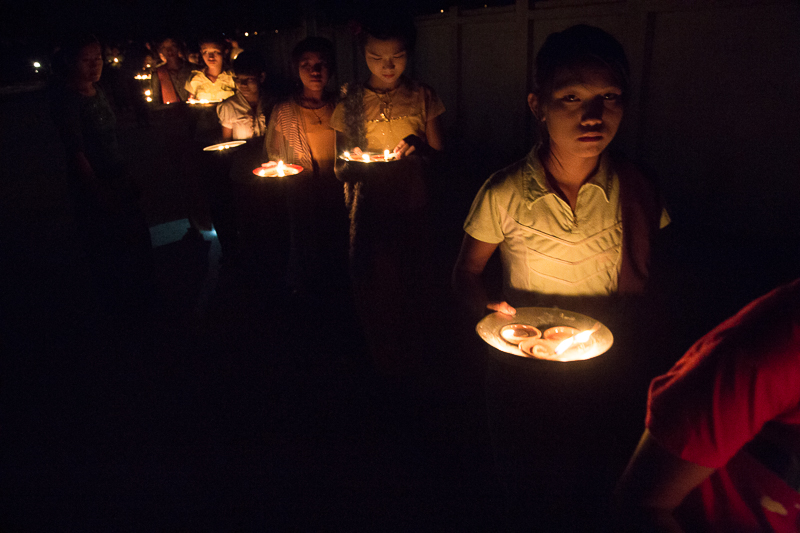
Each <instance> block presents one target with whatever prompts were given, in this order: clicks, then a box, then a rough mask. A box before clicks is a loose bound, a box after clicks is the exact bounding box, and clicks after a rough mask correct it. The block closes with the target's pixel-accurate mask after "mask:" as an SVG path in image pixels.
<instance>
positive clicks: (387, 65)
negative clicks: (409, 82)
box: [381, 58, 394, 70]
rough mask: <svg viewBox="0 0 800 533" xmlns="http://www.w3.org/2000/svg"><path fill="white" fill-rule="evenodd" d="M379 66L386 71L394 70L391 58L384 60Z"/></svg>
mask: <svg viewBox="0 0 800 533" xmlns="http://www.w3.org/2000/svg"><path fill="white" fill-rule="evenodd" d="M381 66H382V67H383V68H385V69H387V70H392V69H394V60H393V59H392V58H389V59H384V60H383V64H382V65H381Z"/></svg>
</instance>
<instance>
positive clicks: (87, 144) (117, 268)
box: [50, 35, 153, 316]
mask: <svg viewBox="0 0 800 533" xmlns="http://www.w3.org/2000/svg"><path fill="white" fill-rule="evenodd" d="M54 65H55V66H56V67H57V71H58V74H59V77H58V80H57V81H56V82H55V84H54V85H53V87H51V95H50V96H51V113H52V117H53V121H54V123H55V124H56V127H57V128H58V131H59V133H60V135H61V139H62V142H63V143H64V148H65V150H66V160H67V176H68V180H69V190H70V193H71V196H72V201H73V206H74V209H75V218H76V222H77V225H78V231H79V235H80V238H81V241H82V245H83V249H84V252H85V254H86V256H87V259H88V262H89V265H90V268H91V271H92V274H93V281H94V283H95V287H96V289H97V293H98V297H99V299H100V301H101V302H102V304H103V305H104V307H105V308H106V311H108V312H114V313H121V314H123V315H125V316H134V314H139V312H140V311H141V310H143V309H144V308H145V307H146V305H148V304H149V303H150V299H151V297H152V294H153V257H152V248H151V243H150V232H149V230H148V227H147V224H146V222H145V218H144V215H143V214H142V211H141V210H140V208H139V203H138V201H139V191H138V189H137V187H136V186H135V184H134V182H133V180H132V177H131V174H130V172H129V171H128V169H127V167H126V164H125V161H124V160H123V158H122V154H121V152H120V147H119V143H118V141H117V132H116V117H115V115H114V112H113V111H112V109H111V106H110V105H109V103H108V100H107V99H106V96H105V93H104V92H103V90H102V89H101V88H100V87H99V86H98V84H97V83H98V81H99V80H100V76H101V74H102V72H103V55H102V48H101V47H100V43H99V42H98V41H97V39H96V38H95V37H93V36H90V35H81V36H77V37H74V38H73V39H71V40H69V41H68V42H67V43H65V44H64V46H63V47H62V48H61V49H60V50H59V52H58V56H57V58H56V60H55V61H54Z"/></svg>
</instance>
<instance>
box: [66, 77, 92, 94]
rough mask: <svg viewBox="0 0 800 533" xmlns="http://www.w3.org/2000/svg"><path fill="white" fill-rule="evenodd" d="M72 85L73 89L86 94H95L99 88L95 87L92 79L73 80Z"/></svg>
mask: <svg viewBox="0 0 800 533" xmlns="http://www.w3.org/2000/svg"><path fill="white" fill-rule="evenodd" d="M70 85H71V86H72V88H73V89H75V90H76V91H78V92H79V93H80V94H82V95H84V96H94V95H95V94H97V89H96V88H95V86H94V83H93V82H91V81H84V80H73V81H72V82H71V83H70Z"/></svg>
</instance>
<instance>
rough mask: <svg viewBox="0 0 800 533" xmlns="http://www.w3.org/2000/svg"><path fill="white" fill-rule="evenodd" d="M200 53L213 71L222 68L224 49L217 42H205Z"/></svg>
mask: <svg viewBox="0 0 800 533" xmlns="http://www.w3.org/2000/svg"><path fill="white" fill-rule="evenodd" d="M200 55H202V56H203V61H205V63H206V66H208V69H209V70H211V71H212V72H213V71H221V70H222V50H220V48H219V45H217V44H215V43H203V44H201V45H200Z"/></svg>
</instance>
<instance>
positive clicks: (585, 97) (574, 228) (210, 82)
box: [62, 25, 669, 530]
mask: <svg viewBox="0 0 800 533" xmlns="http://www.w3.org/2000/svg"><path fill="white" fill-rule="evenodd" d="M358 40H359V44H360V47H361V50H362V52H363V54H364V58H365V61H366V65H367V67H368V70H369V77H368V78H367V80H366V81H364V82H357V83H351V84H348V85H347V86H346V90H345V91H343V94H342V95H341V97H340V98H339V99H338V101H337V96H336V95H335V93H334V92H332V91H330V90H329V81H330V80H331V78H332V76H333V75H334V74H335V61H334V56H335V54H334V51H333V46H332V44H331V43H330V42H329V41H327V40H325V39H321V38H309V39H306V40H304V41H302V42H300V43H299V44H298V45H297V47H296V48H295V50H294V52H293V54H292V60H293V67H294V74H295V75H296V79H297V83H296V88H295V91H294V92H293V93H292V94H291V96H289V97H288V98H287V99H285V100H283V101H280V102H277V103H274V104H273V102H271V101H270V100H269V99H268V97H267V94H266V92H263V91H262V90H261V89H260V87H262V85H263V82H264V80H265V77H266V75H267V74H266V70H265V68H264V66H263V63H262V62H261V60H260V59H259V58H258V56H257V55H256V54H254V53H251V52H248V51H244V52H242V53H241V54H240V55H239V56H237V58H236V60H235V61H234V62H233V65H232V70H229V67H228V65H227V49H226V45H225V43H224V42H222V41H219V40H216V39H206V40H203V41H201V43H200V45H201V53H202V58H203V62H204V63H205V66H204V67H203V68H202V69H200V68H197V69H193V71H192V72H191V75H188V74H187V73H186V72H185V70H186V69H185V65H184V64H182V63H180V62H177V61H176V60H175V58H174V57H173V55H172V52H171V51H170V48H171V44H170V41H169V40H167V41H164V42H163V43H162V45H161V48H160V49H159V50H161V51H162V52H161V53H162V55H163V59H164V66H165V71H163V72H162V71H161V70H159V69H161V68H162V67H159V69H157V72H158V75H157V76H156V78H157V81H158V83H159V85H160V89H161V93H160V96H161V98H162V102H164V103H169V101H176V100H175V98H177V99H178V100H184V99H186V100H191V99H195V100H208V101H212V102H213V101H218V100H219V101H222V103H221V104H219V105H218V106H215V107H210V108H198V110H199V111H198V112H199V113H200V115H201V116H199V117H198V118H197V121H196V128H195V136H194V139H193V150H195V153H198V154H199V153H201V152H200V151H199V150H200V147H201V144H211V143H212V142H218V141H219V140H220V139H226V140H228V139H235V140H251V141H252V140H254V141H255V142H250V143H248V144H249V145H251V146H256V147H258V154H256V155H253V157H256V158H258V159H260V160H261V161H266V160H279V159H280V160H283V161H284V162H285V163H292V164H296V165H299V166H301V167H302V168H303V171H302V172H301V173H300V174H298V175H296V176H292V177H290V178H287V179H286V180H285V182H284V183H287V184H289V191H287V192H288V197H289V199H290V202H289V205H290V207H289V217H290V220H291V268H290V269H289V270H290V271H291V273H292V279H291V283H292V285H293V287H294V288H296V289H298V290H301V291H304V292H308V293H310V295H311V296H319V295H321V294H323V293H325V292H326V290H328V289H329V288H330V286H331V284H333V283H335V279H334V278H335V277H336V276H341V278H345V277H346V276H345V274H344V272H345V271H346V270H349V283H350V286H351V288H352V295H353V301H354V302H355V307H356V310H357V312H358V316H359V318H360V321H361V325H362V329H363V332H364V336H365V340H366V343H367V347H368V349H369V351H370V353H371V355H372V356H373V361H374V364H375V367H376V369H377V370H379V371H380V372H381V373H382V374H384V375H388V376H395V377H402V376H408V375H409V374H413V373H414V372H415V369H416V368H418V367H419V365H420V364H421V363H422V360H423V359H424V358H425V357H426V356H427V355H429V354H427V353H426V342H427V339H428V338H429V335H430V334H431V331H430V330H428V328H429V327H430V326H431V325H432V324H431V323H430V321H426V320H422V319H420V318H419V317H420V316H421V315H422V313H421V311H424V310H425V309H430V308H431V303H432V302H430V294H431V292H430V289H431V287H432V286H433V285H434V284H435V280H432V279H431V278H432V276H431V269H430V265H431V253H430V252H431V249H432V247H431V246H430V240H431V236H432V234H433V232H432V231H431V217H430V203H429V193H428V189H427V185H426V183H427V181H428V178H429V168H430V162H431V160H432V159H434V158H436V157H437V154H438V153H439V152H440V151H441V150H442V149H443V139H442V128H441V125H440V123H439V117H440V115H441V114H442V113H443V112H444V106H443V104H442V102H441V100H439V98H438V97H437V96H436V94H435V92H434V91H433V90H432V89H431V88H430V87H428V86H426V85H424V84H422V83H419V82H417V81H414V80H411V79H410V78H409V77H408V76H407V75H406V66H407V64H408V61H409V58H410V56H411V55H412V53H413V47H414V31H413V26H409V27H406V26H402V25H383V26H377V25H376V26H373V27H370V26H363V27H362V29H361V31H360V33H359V34H358ZM173 44H174V43H173ZM95 52H97V54H99V46H98V45H96V43H89V44H87V45H86V47H85V48H79V49H78V52H77V54H76V55H75V62H74V64H73V69H72V70H71V71H70V76H71V77H70V79H71V80H73V81H72V82H70V84H68V85H67V87H66V88H65V92H64V94H69V95H70V97H71V98H72V99H73V100H75V102H76V104H75V105H73V104H72V103H71V104H70V105H71V106H72V107H70V109H72V108H73V107H75V112H76V113H79V115H80V119H79V118H77V116H76V118H75V119H74V120H72V121H71V122H68V123H64V125H63V128H62V133H64V134H65V144H67V148H68V150H69V151H71V153H72V155H73V157H72V162H73V165H74V168H75V171H74V172H73V175H74V179H73V184H74V186H75V188H76V189H77V190H79V191H80V193H81V194H78V195H76V198H78V199H79V202H82V203H81V204H80V205H82V206H85V205H89V204H92V206H93V208H92V209H94V211H93V212H96V213H98V214H99V213H106V212H109V213H110V212H111V210H112V207H114V206H113V205H112V204H113V203H114V202H115V201H117V200H120V199H121V198H122V197H123V196H125V194H127V193H125V190H126V189H124V187H123V186H122V185H119V188H118V193H117V195H116V196H113V195H111V194H110V192H111V191H112V189H110V188H109V187H114V186H115V183H116V181H115V180H114V179H113V178H119V177H120V176H122V174H120V173H119V172H118V171H116V166H115V165H116V162H117V155H118V152H117V151H116V144H115V141H114V142H112V135H110V134H109V135H105V133H106V132H111V131H112V130H113V123H112V122H109V120H111V119H112V118H113V115H112V114H111V113H110V109H106V108H107V106H105V105H103V102H102V92H99V90H98V89H96V87H95V85H94V82H96V81H97V78H99V72H98V71H97V69H99V68H100V67H97V68H95V67H93V66H92V65H91V60H93V59H94V55H96V54H95ZM84 55H91V56H92V57H91V58H89V57H86V58H84ZM628 78H629V70H628V64H627V61H626V59H625V54H624V51H623V50H622V47H621V46H620V44H619V43H618V42H617V41H616V40H615V39H614V38H613V37H611V36H610V35H608V34H607V33H605V32H603V31H602V30H599V29H597V28H592V27H588V26H577V27H573V28H570V29H568V30H565V31H564V32H560V33H557V34H554V35H552V36H551V37H550V38H548V40H547V42H546V43H545V45H544V46H543V48H542V50H541V51H540V52H539V54H538V56H537V59H536V73H535V76H534V77H533V79H534V81H535V87H533V88H532V92H531V93H530V95H529V96H528V105H529V107H530V110H531V112H532V114H533V117H534V121H535V123H536V125H537V129H538V132H539V134H540V138H539V142H537V144H536V145H535V146H534V147H533V148H532V150H531V152H530V154H529V155H528V156H527V157H526V158H525V159H523V160H521V161H520V162H518V163H515V164H513V165H511V166H509V167H508V168H506V169H504V170H502V171H500V172H498V173H496V174H495V175H493V176H492V177H491V178H490V179H489V180H487V182H486V183H485V185H484V186H483V188H482V189H481V190H480V191H479V193H478V195H477V197H476V199H475V202H474V204H473V206H472V209H471V210H470V213H469V216H468V218H467V221H466V223H465V225H464V229H465V232H466V234H465V236H464V241H463V245H462V249H461V253H460V255H459V257H458V259H457V261H456V266H455V269H454V274H453V285H454V287H455V290H456V292H457V294H459V295H460V296H463V299H464V301H465V302H466V303H467V304H468V306H470V307H471V308H472V309H473V310H475V311H476V318H479V317H480V316H482V315H483V314H485V313H486V312H487V310H491V311H498V312H501V313H505V314H506V315H508V316H509V317H510V316H513V315H514V314H515V312H516V310H515V306H520V305H531V304H534V305H542V304H543V303H549V304H551V305H552V304H553V303H554V302H563V301H569V302H570V304H569V305H571V306H573V305H574V306H579V307H578V310H583V308H582V307H580V305H583V304H586V303H587V302H591V303H594V304H597V302H600V307H597V306H595V307H594V308H593V309H595V310H597V312H598V313H601V315H600V317H602V316H604V315H602V313H604V312H605V311H610V310H613V309H615V306H616V305H617V304H618V303H619V301H618V300H613V299H612V298H613V297H614V296H615V295H617V294H628V293H630V294H636V293H641V292H642V291H643V290H644V288H645V282H646V281H647V277H648V268H649V260H650V250H651V243H652V241H653V240H654V239H655V235H656V233H657V232H658V230H659V228H661V227H663V226H665V225H666V224H667V223H668V222H669V217H668V216H667V215H666V212H665V211H664V210H663V209H662V207H661V205H660V203H659V201H658V197H657V195H656V194H655V192H654V190H653V189H652V187H650V185H649V182H648V181H647V180H646V179H645V178H644V176H642V175H641V173H639V172H638V171H637V170H636V169H635V167H633V166H632V165H631V164H630V163H627V162H626V161H625V160H623V159H620V158H617V157H611V156H609V154H608V153H607V150H606V149H607V147H608V146H609V144H610V143H611V141H612V140H613V138H614V137H615V135H616V132H617V129H618V127H619V124H620V121H621V120H622V117H623V114H624V109H625V101H626V99H627V96H628V88H629V82H628ZM181 82H183V85H182V86H181ZM76 105H77V107H76ZM212 110H213V111H212ZM73 130H79V131H82V132H83V136H84V138H83V140H81V139H79V138H77V137H75V136H72V135H70V133H72V132H73ZM262 137H263V139H262ZM386 151H388V152H389V154H390V158H392V159H394V160H395V161H392V162H384V163H364V162H360V161H354V160H352V159H346V158H344V157H340V156H341V155H342V154H344V152H349V153H350V154H354V155H356V156H357V155H358V154H362V153H373V154H374V153H378V154H383V153H385V152H386ZM245 153H246V152H245ZM251 155H252V154H251ZM240 159H244V160H245V163H244V164H240V165H238V166H237V164H236V163H235V162H234V163H233V164H232V165H231V170H229V171H228V172H229V174H228V175H225V176H224V177H223V180H222V181H221V182H215V183H217V185H219V184H220V183H223V184H224V187H219V188H217V189H214V188H213V187H212V188H210V190H214V191H215V192H214V194H213V195H212V196H213V201H214V202H215V203H216V209H212V215H215V216H217V217H218V218H217V219H216V220H214V223H215V225H216V226H217V231H218V234H219V236H220V242H221V243H222V245H223V253H224V254H227V253H228V252H229V251H230V250H235V249H236V244H235V243H236V235H237V233H238V232H239V230H238V228H237V226H236V223H235V220H236V216H235V215H236V214H235V213H232V211H231V208H232V206H233V205H234V203H233V201H232V200H231V198H234V197H235V196H231V195H228V193H227V192H225V191H226V190H228V189H226V188H229V187H231V183H233V182H234V181H235V179H236V176H237V175H238V176H243V175H245V174H247V175H248V179H249V180H251V182H252V180H254V179H255V178H254V177H253V176H252V173H251V172H250V170H252V168H253V167H252V166H249V165H250V163H252V161H250V160H248V159H247V158H246V157H242V158H240ZM356 159H357V158H356ZM248 161H249V162H248ZM201 166H202V165H201ZM205 167H206V168H205V169H203V168H201V169H198V174H202V172H203V170H207V168H211V165H205ZM106 168H108V169H109V170H108V171H106V170H105V169H106ZM248 172H250V174H248ZM214 173H215V174H216V177H214V178H213V179H214V180H218V179H219V176H220V171H219V167H217V168H216V170H214ZM231 176H232V177H233V180H232V179H230V177H231ZM242 179H244V178H242ZM256 215H258V213H256ZM226 217H227V218H226ZM223 221H227V222H228V223H229V225H228V226H227V227H226V224H225V223H224V222H223ZM194 224H195V222H193V225H194ZM348 228H349V230H348ZM348 236H349V243H348ZM230 243H233V244H230ZM226 248H227V249H226ZM497 249H499V251H500V253H501V256H502V259H503V270H504V291H503V295H502V296H498V295H490V294H488V293H487V291H486V289H485V287H484V285H483V283H482V281H481V276H482V274H483V270H484V268H485V265H486V263H487V261H488V260H489V258H490V257H491V256H492V255H493V254H494V252H495V250H497ZM346 252H349V260H348V259H346V258H345V253H346ZM345 263H349V269H348V268H345V267H344V264H345ZM559 297H567V298H570V300H558V298H559ZM426 299H427V301H426ZM570 308H572V309H576V307H570ZM600 317H598V318H600ZM609 320H613V318H609ZM620 331H622V330H620ZM615 334H616V331H615ZM500 374H502V372H501V371H497V372H495V378H496V379H495V381H496V382H498V383H500V382H502V381H503V380H505V383H501V384H500V385H497V387H496V390H495V394H494V395H492V394H491V391H488V392H489V400H490V402H489V406H488V407H489V417H490V426H491V428H492V431H493V438H494V444H495V447H496V452H497V459H498V463H499V466H500V469H501V471H503V472H504V473H505V475H506V481H507V486H508V487H509V491H510V498H509V517H510V521H511V522H512V523H513V524H514V525H518V526H519V525H524V526H529V525H530V524H532V523H535V522H536V521H537V520H538V521H542V520H545V519H546V518H548V517H549V518H553V513H552V511H553V510H554V509H558V516H557V517H556V518H553V519H552V520H551V521H550V522H549V526H548V527H550V526H552V527H555V528H556V529H551V530H568V529H569V527H571V526H575V528H574V529H580V528H581V527H580V526H585V525H586V524H587V523H589V522H591V520H592V519H593V518H594V516H596V515H595V514H594V513H595V512H596V511H597V510H598V507H597V505H596V504H597V501H598V500H596V499H593V498H588V499H586V498H585V499H580V500H578V499H576V498H575V494H574V487H575V484H576V483H580V479H579V478H580V475H579V474H580V473H579V474H575V475H571V476H562V475H560V474H557V472H560V469H562V467H563V469H564V470H569V464H565V463H569V462H570V461H571V460H572V459H573V458H572V457H571V456H569V457H568V455H569V453H568V450H569V448H566V447H564V446H561V447H560V449H559V450H557V451H558V453H555V452H554V457H556V456H557V457H559V459H560V462H559V464H558V465H557V467H550V468H549V469H548V468H544V467H542V468H540V467H536V468H532V467H531V463H530V457H527V456H525V454H524V453H523V454H520V453H519V451H520V449H521V443H522V442H524V441H526V440H530V439H531V438H540V437H541V435H543V434H544V433H543V432H542V430H543V429H545V427H544V426H545V423H544V422H542V420H544V419H543V418H541V415H542V413H541V408H540V406H532V405H530V403H529V400H530V396H529V392H530V390H531V388H530V387H529V383H528V382H525V381H524V380H522V381H521V382H520V378H519V373H517V372H513V375H511V376H509V375H500ZM490 378H491V372H490ZM489 381H490V383H489V387H490V388H491V387H492V385H491V379H490V380H489ZM517 392H519V394H517ZM512 396H513V397H512ZM508 407H510V408H508ZM540 419H541V420H540ZM522 421H524V423H521V422H522ZM587 423H588V421H587ZM548 424H549V422H548ZM520 428H528V430H527V431H521V430H520ZM532 435H533V436H532ZM551 444H552V443H551ZM525 449H528V448H525ZM587 457H589V455H587ZM592 457H595V456H594V455H592ZM585 462H586V461H584V462H583V463H581V464H584V463H585ZM537 464H539V465H540V466H541V465H542V464H544V463H541V462H539V463H537ZM589 478H591V482H592V483H594V482H596V483H597V486H600V485H602V483H603V482H604V481H605V479H602V480H599V479H594V478H592V477H591V476H588V474H587V476H586V479H585V480H584V482H588V480H589ZM543 488H545V489H546V491H545V490H544V489H543ZM578 502H579V503H578ZM576 503H578V505H580V506H581V507H582V512H580V513H571V512H570V506H571V505H574V504H576ZM571 521H576V522H578V524H570V522H571ZM564 526H568V528H567V529H558V528H559V527H564Z"/></svg>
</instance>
